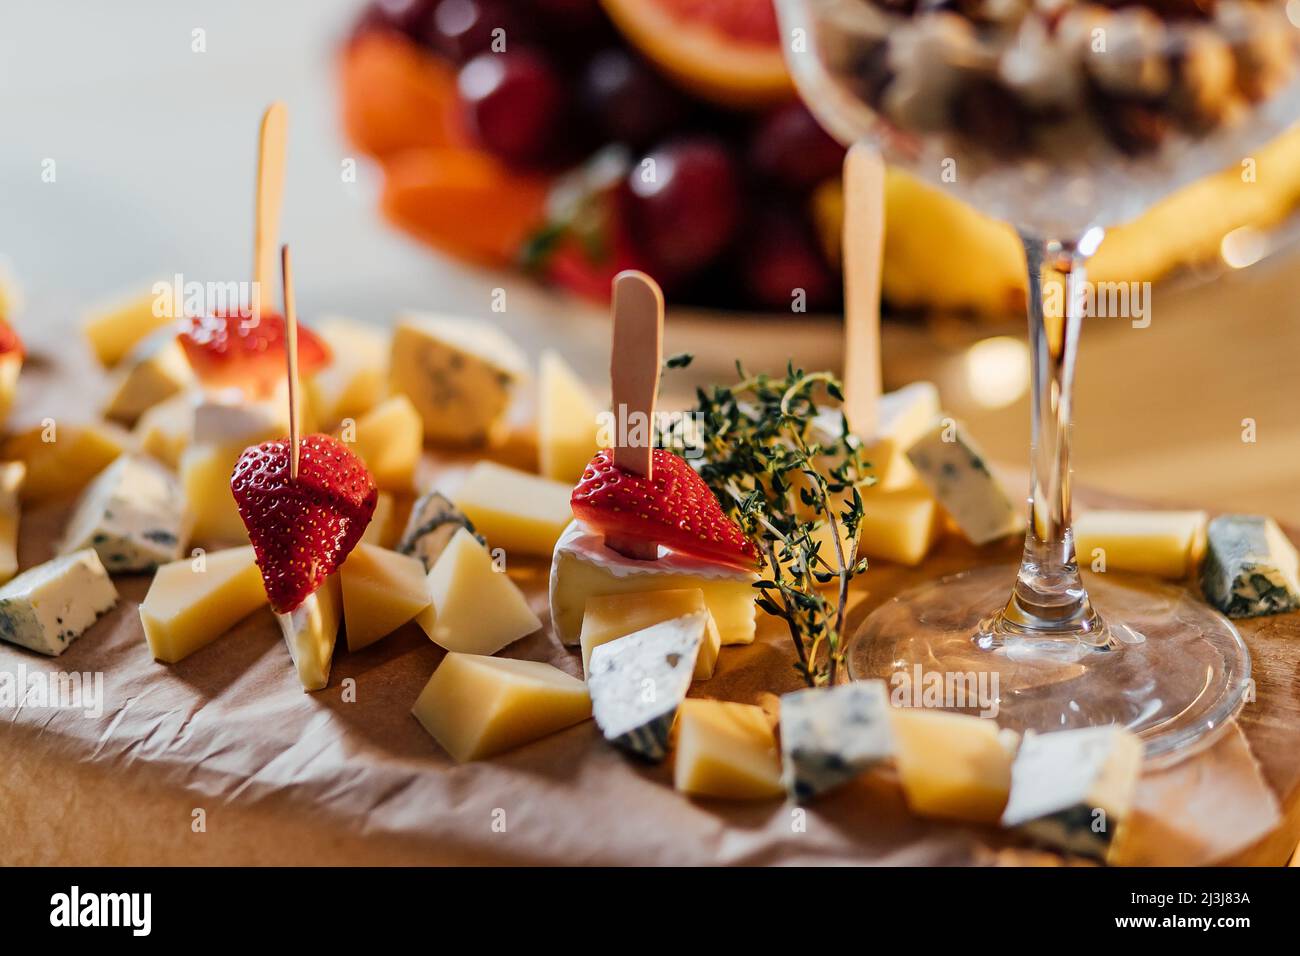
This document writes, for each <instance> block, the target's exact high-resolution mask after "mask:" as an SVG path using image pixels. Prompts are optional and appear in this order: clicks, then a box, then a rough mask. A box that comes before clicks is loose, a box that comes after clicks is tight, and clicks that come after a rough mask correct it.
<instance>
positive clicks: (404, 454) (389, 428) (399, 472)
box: [341, 395, 424, 491]
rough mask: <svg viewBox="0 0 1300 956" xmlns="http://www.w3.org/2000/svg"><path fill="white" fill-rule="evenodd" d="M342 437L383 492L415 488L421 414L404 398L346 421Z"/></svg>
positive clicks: (421, 447) (421, 441) (421, 442)
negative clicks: (353, 419) (385, 490)
mask: <svg viewBox="0 0 1300 956" xmlns="http://www.w3.org/2000/svg"><path fill="white" fill-rule="evenodd" d="M341 437H342V439H343V441H344V443H346V444H347V445H348V447H349V448H350V449H351V450H352V451H353V452H354V453H355V454H357V455H358V456H359V457H360V458H361V460H362V461H364V462H365V463H366V467H367V468H369V469H370V473H371V474H372V475H374V477H375V484H376V485H378V486H379V487H380V488H385V489H388V490H391V491H411V490H412V489H413V488H414V486H415V468H416V466H417V465H418V464H419V463H420V455H421V454H422V453H423V451H424V438H423V432H422V431H421V425H420V414H419V412H417V411H416V410H415V406H414V405H412V404H411V400H410V399H409V398H407V397H406V396H405V395H394V396H393V397H392V398H389V399H386V400H385V401H383V402H381V403H380V404H378V405H376V406H375V407H374V408H372V409H371V410H370V411H368V412H366V413H365V414H364V415H362V416H361V417H360V418H358V419H356V420H355V421H352V422H349V421H347V420H345V421H344V423H343V428H342V429H341Z"/></svg>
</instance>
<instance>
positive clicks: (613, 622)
mask: <svg viewBox="0 0 1300 956" xmlns="http://www.w3.org/2000/svg"><path fill="white" fill-rule="evenodd" d="M695 614H703V615H704V616H705V622H704V637H703V638H702V639H701V641H700V650H699V653H698V654H697V655H696V658H695V673H694V679H695V680H708V679H709V678H710V677H712V676H713V668H714V665H715V664H717V661H718V649H719V648H720V647H721V646H722V635H720V634H719V633H718V625H717V622H716V621H714V620H713V615H712V614H710V613H709V609H708V606H707V605H706V604H705V603H704V592H703V591H701V590H700V589H699V588H683V589H681V590H677V591H641V592H635V591H634V592H632V593H630V594H605V595H600V596H597V597H592V598H588V600H587V606H586V609H585V610H584V612H583V615H582V634H581V636H580V637H579V643H580V644H581V645H582V672H583V673H584V674H588V673H590V671H591V654H592V651H594V650H595V649H596V648H597V647H599V646H600V645H602V644H607V643H609V642H610V641H613V640H616V639H618V638H620V637H626V636H627V635H628V634H632V633H635V632H636V631H640V630H644V629H645V628H647V627H650V626H651V625H654V624H659V623H662V622H663V621H669V620H672V619H674V618H679V617H686V616H690V615H695Z"/></svg>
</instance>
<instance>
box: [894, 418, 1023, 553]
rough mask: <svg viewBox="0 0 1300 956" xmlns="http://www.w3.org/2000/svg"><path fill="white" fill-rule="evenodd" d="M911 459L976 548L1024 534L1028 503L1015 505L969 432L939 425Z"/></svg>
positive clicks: (952, 425)
mask: <svg viewBox="0 0 1300 956" xmlns="http://www.w3.org/2000/svg"><path fill="white" fill-rule="evenodd" d="M907 457H908V460H909V461H911V463H912V467H913V468H915V469H916V472H917V474H918V475H919V476H920V478H921V480H922V481H923V482H925V484H926V486H927V487H928V488H929V489H930V491H931V492H933V493H934V496H935V497H936V498H938V499H939V504H941V505H942V506H943V508H944V510H945V511H946V512H948V514H949V516H950V517H951V518H952V519H953V521H955V522H956V523H957V527H959V528H960V529H961V532H962V534H964V535H965V536H966V537H967V539H969V540H970V542H971V543H972V544H977V545H978V544H988V543H989V542H991V541H996V540H998V539H999V538H1005V537H1006V536H1007V535H1010V534H1015V533H1017V532H1020V531H1023V530H1024V527H1025V517H1024V510H1025V509H1024V504H1023V502H1014V501H1013V500H1012V499H1011V497H1010V495H1008V494H1007V492H1006V489H1004V488H1003V487H1002V484H1001V482H999V481H998V480H997V478H996V477H994V475H993V473H992V472H991V471H989V468H988V465H987V464H986V463H985V458H984V455H983V454H982V453H981V452H980V450H979V448H978V446H976V445H975V443H974V441H973V440H972V439H971V437H970V436H969V434H968V433H967V431H966V428H965V426H963V425H961V424H959V423H957V422H954V421H952V420H951V419H947V420H944V421H940V422H938V423H937V424H935V425H934V426H932V427H931V428H930V429H929V430H928V431H927V432H925V434H923V435H922V436H921V437H920V438H918V439H917V440H916V442H915V443H914V444H913V445H912V446H911V447H910V448H908V450H907Z"/></svg>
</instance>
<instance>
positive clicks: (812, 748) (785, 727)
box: [781, 680, 895, 801]
mask: <svg viewBox="0 0 1300 956" xmlns="http://www.w3.org/2000/svg"><path fill="white" fill-rule="evenodd" d="M894 752H895V746H894V732H893V729H892V723H891V720H890V714H889V691H888V690H887V688H886V687H885V683H884V681H879V680H870V681H855V682H853V683H851V684H841V685H839V686H837V687H809V688H806V689H804V690H797V691H794V692H793V693H790V694H783V695H782V696H781V782H782V783H783V784H784V786H785V789H786V792H787V793H788V794H789V795H790V796H791V797H792V798H793V799H795V800H799V801H803V800H808V799H810V798H812V797H815V796H817V795H818V794H820V793H825V792H826V791H827V790H832V789H834V788H835V787H838V786H840V785H841V784H843V783H847V782H848V781H849V780H852V779H853V778H854V777H857V776H858V775H860V774H862V773H863V772H864V771H866V770H869V769H871V768H872V767H874V766H876V765H877V764H879V763H882V762H883V761H885V760H886V759H888V758H890V757H892V756H894Z"/></svg>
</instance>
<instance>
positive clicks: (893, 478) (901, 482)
mask: <svg viewBox="0 0 1300 956" xmlns="http://www.w3.org/2000/svg"><path fill="white" fill-rule="evenodd" d="M877 416H878V420H877V422H876V430H875V432H874V433H873V434H871V435H860V434H857V433H855V434H854V435H853V436H852V437H853V438H854V439H855V440H856V441H858V442H859V443H860V444H861V446H862V450H863V452H862V454H863V458H865V459H866V461H867V462H868V463H870V465H871V472H870V473H871V475H872V476H874V477H875V479H876V484H875V485H874V486H873V487H875V488H879V489H881V490H885V491H889V490H894V489H897V488H907V487H910V486H912V485H914V484H915V483H916V480H917V477H916V472H915V470H914V469H913V468H912V465H911V462H909V461H908V459H907V449H908V448H910V447H911V446H912V444H913V443H915V442H916V441H917V439H919V438H920V437H921V436H922V435H924V434H925V433H926V432H927V431H929V430H930V428H931V426H933V425H934V423H935V420H936V419H938V417H939V390H938V389H937V388H936V387H935V386H934V383H933V382H912V383H911V384H909V385H904V386H903V387H902V388H900V389H897V390H895V391H892V392H886V393H885V394H883V395H881V396H880V404H879V406H878V408H877ZM849 427H850V428H852V427H853V423H852V422H850V423H849ZM842 429H843V425H842V423H841V421H840V411H839V409H831V410H827V411H823V412H821V413H819V414H818V415H817V417H816V418H815V419H813V431H812V437H813V438H814V439H816V440H819V441H823V442H825V441H837V440H839V438H840V434H841V431H842Z"/></svg>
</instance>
